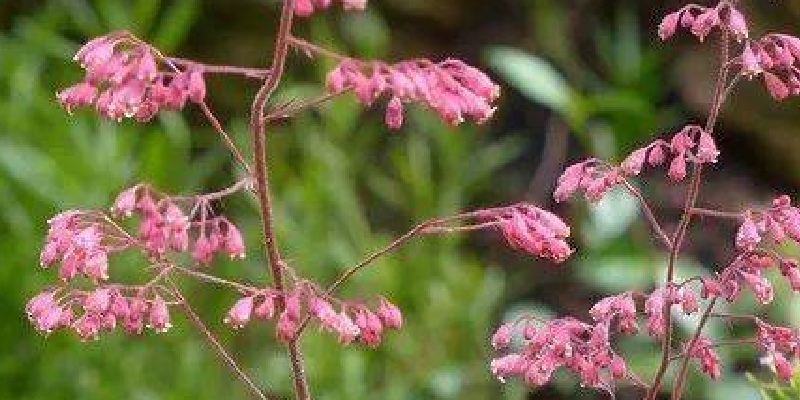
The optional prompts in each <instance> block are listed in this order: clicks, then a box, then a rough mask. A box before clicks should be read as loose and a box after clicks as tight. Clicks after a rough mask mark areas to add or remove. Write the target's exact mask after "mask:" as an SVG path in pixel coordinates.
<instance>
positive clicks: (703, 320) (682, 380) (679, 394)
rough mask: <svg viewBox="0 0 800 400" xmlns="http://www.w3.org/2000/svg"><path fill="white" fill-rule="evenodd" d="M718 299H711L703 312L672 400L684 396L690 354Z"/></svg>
mask: <svg viewBox="0 0 800 400" xmlns="http://www.w3.org/2000/svg"><path fill="white" fill-rule="evenodd" d="M717 299H718V297H714V298H713V299H711V302H710V303H708V306H707V307H706V309H705V311H703V315H702V316H701V317H700V322H699V323H698V324H697V328H696V329H695V331H694V335H692V339H691V340H690V341H689V346H687V347H686V351H687V354H685V355H684V356H683V359H682V360H681V365H680V367H679V368H678V375H677V377H676V378H675V385H674V387H673V388H672V399H673V400H679V399H680V398H681V397H682V394H683V385H685V384H686V371H687V368H688V367H689V359H690V358H691V357H689V354H688V352H690V351H691V349H693V348H694V346H695V344H696V343H697V340H698V339H700V334H701V333H702V332H703V328H704V327H705V325H706V322H707V321H708V318H709V317H710V316H711V312H712V311H713V310H714V306H715V305H716V304H717Z"/></svg>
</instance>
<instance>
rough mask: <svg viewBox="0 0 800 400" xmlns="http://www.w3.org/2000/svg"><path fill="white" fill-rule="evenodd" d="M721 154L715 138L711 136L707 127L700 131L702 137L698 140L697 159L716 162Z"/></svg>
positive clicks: (703, 161)
mask: <svg viewBox="0 0 800 400" xmlns="http://www.w3.org/2000/svg"><path fill="white" fill-rule="evenodd" d="M717 156H719V150H717V145H716V143H714V138H712V137H711V135H710V134H708V132H706V131H705V129H703V130H701V131H700V138H699V140H698V142H697V159H698V161H700V162H702V163H715V162H717Z"/></svg>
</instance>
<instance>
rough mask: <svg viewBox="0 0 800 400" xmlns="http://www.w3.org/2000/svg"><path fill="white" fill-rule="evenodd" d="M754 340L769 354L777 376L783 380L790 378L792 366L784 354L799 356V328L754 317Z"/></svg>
mask: <svg viewBox="0 0 800 400" xmlns="http://www.w3.org/2000/svg"><path fill="white" fill-rule="evenodd" d="M756 340H757V342H758V345H759V346H760V347H761V349H762V350H764V351H765V352H767V354H769V356H770V359H771V361H772V364H773V366H774V368H775V372H776V374H777V375H778V377H779V378H781V379H783V380H785V381H788V380H789V379H791V377H792V369H793V368H792V364H791V363H790V362H789V361H788V359H787V357H786V356H787V355H789V357H793V358H800V330H798V329H796V328H795V329H793V328H787V327H783V326H774V325H770V324H768V323H766V322H764V321H762V320H760V319H756Z"/></svg>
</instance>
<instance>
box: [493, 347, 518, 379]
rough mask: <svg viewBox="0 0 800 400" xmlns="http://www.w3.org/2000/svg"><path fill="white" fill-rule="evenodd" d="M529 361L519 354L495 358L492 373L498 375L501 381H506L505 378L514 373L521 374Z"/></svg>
mask: <svg viewBox="0 0 800 400" xmlns="http://www.w3.org/2000/svg"><path fill="white" fill-rule="evenodd" d="M526 367H527V363H526V362H525V360H524V359H523V357H522V356H521V355H519V354H509V355H506V356H503V357H500V358H495V359H494V360H492V362H491V364H490V368H491V370H492V375H494V376H495V377H497V379H498V380H500V382H505V381H506V380H505V378H507V377H509V376H514V375H521V374H522V373H524V372H525V370H526V369H527V368H526Z"/></svg>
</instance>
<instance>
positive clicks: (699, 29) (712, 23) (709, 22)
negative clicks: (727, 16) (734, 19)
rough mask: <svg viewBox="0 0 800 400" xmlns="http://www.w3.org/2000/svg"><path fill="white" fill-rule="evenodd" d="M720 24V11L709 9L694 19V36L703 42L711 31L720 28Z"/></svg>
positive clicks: (692, 27) (692, 28)
mask: <svg viewBox="0 0 800 400" xmlns="http://www.w3.org/2000/svg"><path fill="white" fill-rule="evenodd" d="M720 22H721V21H720V18H719V11H718V10H717V9H716V8H708V9H706V10H705V11H704V12H702V13H700V15H698V16H697V17H696V18H695V19H694V23H693V24H692V26H691V31H692V34H693V35H695V36H697V38H698V39H700V41H701V42H702V41H703V40H705V38H706V36H708V34H709V32H711V29H712V28H714V27H716V26H719V24H720Z"/></svg>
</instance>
